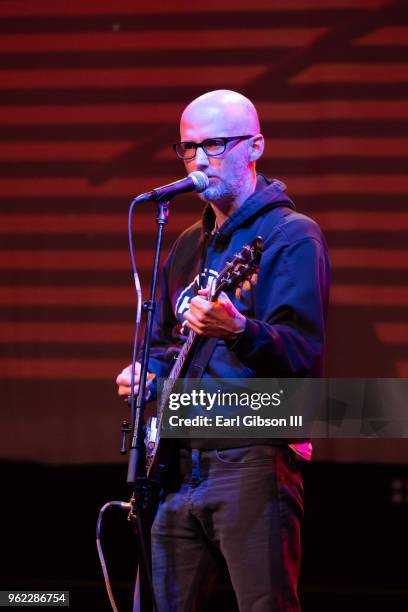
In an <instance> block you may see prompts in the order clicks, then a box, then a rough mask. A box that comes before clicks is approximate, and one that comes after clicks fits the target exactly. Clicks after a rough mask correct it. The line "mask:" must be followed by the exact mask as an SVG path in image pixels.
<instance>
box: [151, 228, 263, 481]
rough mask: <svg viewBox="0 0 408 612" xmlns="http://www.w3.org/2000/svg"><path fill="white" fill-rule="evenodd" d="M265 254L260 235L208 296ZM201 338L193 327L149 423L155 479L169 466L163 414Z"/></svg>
mask: <svg viewBox="0 0 408 612" xmlns="http://www.w3.org/2000/svg"><path fill="white" fill-rule="evenodd" d="M261 255H262V238H261V237H260V236H258V237H257V238H255V239H254V240H253V241H252V242H251V243H250V244H246V245H244V246H243V247H242V249H241V251H240V252H239V253H237V254H236V255H235V256H234V257H233V259H232V261H230V262H227V264H226V265H225V267H224V269H223V270H222V271H221V272H220V274H219V275H218V277H217V278H216V279H215V280H214V281H213V284H212V286H211V288H210V291H209V298H208V299H209V300H210V301H213V302H215V301H216V300H217V298H218V296H219V295H220V293H221V292H222V291H229V290H231V289H234V288H235V287H237V285H239V284H240V283H241V282H242V281H243V280H245V279H246V278H248V277H250V276H251V275H252V274H254V273H255V272H257V270H258V267H259V262H260V260H261ZM197 341H198V334H196V332H194V331H193V330H190V331H189V334H188V336H187V339H186V341H185V343H184V344H183V346H182V348H181V350H180V352H179V354H178V356H177V359H176V361H175V363H174V365H173V367H172V369H171V371H170V374H169V375H168V377H167V378H166V380H165V382H164V385H163V388H162V393H161V397H160V401H159V402H158V405H157V416H156V417H150V419H149V422H148V424H147V426H146V437H145V445H146V475H147V478H148V479H149V480H150V481H151V482H160V481H161V476H162V474H163V472H165V470H166V467H167V463H168V452H165V450H163V444H160V428H161V424H162V420H163V414H164V410H165V407H166V405H167V402H168V399H169V396H170V393H171V392H172V389H173V387H174V383H175V381H176V380H177V379H178V378H180V377H181V376H182V375H183V373H184V371H185V369H186V368H185V366H186V364H187V362H188V358H189V357H190V355H191V354H192V352H193V348H194V347H195V346H196V343H197ZM167 451H168V449H167Z"/></svg>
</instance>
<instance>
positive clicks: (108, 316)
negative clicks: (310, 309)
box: [0, 0, 408, 462]
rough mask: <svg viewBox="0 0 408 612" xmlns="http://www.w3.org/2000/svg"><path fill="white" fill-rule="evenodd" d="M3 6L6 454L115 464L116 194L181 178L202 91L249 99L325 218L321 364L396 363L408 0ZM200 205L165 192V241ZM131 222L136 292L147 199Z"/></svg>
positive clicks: (401, 359) (403, 234) (124, 330)
mask: <svg viewBox="0 0 408 612" xmlns="http://www.w3.org/2000/svg"><path fill="white" fill-rule="evenodd" d="M0 11H1V15H0V34H1V38H0V40H1V43H0V49H1V56H0V62H1V65H0V158H1V164H0V206H1V215H0V232H1V250H0V342H1V351H2V354H1V360H0V377H1V381H2V388H3V391H2V394H1V404H2V406H1V414H0V432H1V433H0V436H1V440H0V449H1V450H0V453H1V457H2V458H14V459H33V460H40V461H50V462H84V461H86V462H105V461H116V460H120V458H119V455H118V448H119V426H120V422H121V419H122V418H123V417H125V416H127V410H126V408H125V406H123V405H122V403H121V402H120V401H119V400H118V399H117V397H116V390H115V384H114V379H115V376H116V374H117V373H118V372H119V371H120V370H121V369H122V367H123V366H125V365H126V364H127V363H128V362H129V360H130V355H131V340H132V335H133V319H134V312H135V298H134V294H133V290H132V276H131V273H130V266H129V256H128V252H127V237H126V224H127V209H128V204H129V201H130V200H131V198H132V197H133V196H134V195H136V194H137V193H140V192H142V191H145V190H147V189H149V188H152V187H155V186H158V185H161V184H164V183H166V182H169V181H172V180H175V179H177V178H181V177H183V176H184V174H185V172H184V168H183V165H182V164H181V162H179V161H178V160H177V159H175V156H174V154H173V152H172V150H171V146H170V145H171V143H173V142H174V141H175V140H177V138H178V128H177V123H178V117H179V114H180V112H181V110H182V109H183V107H184V106H185V104H186V103H188V102H189V101H190V100H191V99H193V98H194V97H195V96H197V95H199V94H201V93H203V92H205V91H208V90H211V89H217V88H230V89H235V90H238V91H240V92H242V93H244V94H246V95H248V96H249V97H250V98H251V99H252V100H254V102H255V103H256V105H257V107H258V109H259V111H260V116H261V120H262V126H263V133H264V134H265V137H266V140H267V148H266V153H265V156H264V158H263V160H262V161H261V163H260V164H259V168H260V170H262V171H264V172H265V173H266V174H268V175H270V176H274V177H278V178H280V179H282V180H284V181H285V182H286V183H287V185H288V193H289V194H290V195H291V196H293V198H294V199H295V201H296V204H297V207H298V210H299V211H300V212H303V213H306V214H308V215H310V216H311V217H313V218H314V219H316V221H318V222H319V223H320V225H321V227H322V228H323V231H324V232H325V235H326V237H327V240H328V243H329V246H330V251H331V258H332V264H333V288H332V298H331V310H330V320H329V356H328V367H327V374H328V375H330V376H382V377H386V376H401V377H403V376H407V375H408V316H407V305H408V286H407V268H408V250H407V230H408V212H407V196H408V176H407V174H406V173H407V168H408V164H407V154H408V124H407V118H408V46H407V45H408V14H407V5H406V2H405V0H402V1H399V2H398V1H386V0H207V2H205V3H195V2H191V1H189V2H187V1H185V2H184V1H181V0H172V1H171V2H170V1H169V2H164V1H158V0H156V1H155V2H154V3H149V2H135V1H132V0H115V1H114V2H112V1H111V0H100V1H99V2H93V1H92V0H71V1H69V0H60V1H59V2H55V1H54V0H37V1H30V0H15V1H7V0H6V1H4V0H3V1H2V2H1V5H0ZM200 212H201V203H200V201H199V200H198V199H197V198H196V197H192V196H189V197H180V198H178V199H177V200H176V201H175V202H174V205H173V207H172V213H171V218H170V222H169V225H168V228H167V230H166V232H167V236H166V250H167V249H168V246H169V244H170V243H171V242H172V240H174V238H175V237H176V235H177V234H178V233H179V232H180V231H181V230H182V229H183V228H185V227H186V226H187V225H189V224H190V223H191V222H193V221H195V220H196V219H197V218H198V217H199V216H200ZM135 230H136V236H135V244H136V248H137V261H138V265H139V267H140V270H141V273H142V278H143V282H144V287H145V290H146V289H147V284H146V279H147V278H148V271H149V269H150V267H151V264H152V253H153V246H154V235H155V223H154V211H153V210H152V208H151V207H149V206H145V207H144V208H140V209H139V210H138V211H137V214H136V217H135ZM146 296H147V292H146V291H145V297H146ZM407 447H408V445H406V444H405V443H403V442H401V441H400V443H399V444H395V443H394V442H392V443H390V442H389V441H387V442H382V443H380V442H378V441H368V442H366V443H365V444H363V443H362V442H361V441H352V442H350V441H349V442H347V443H346V442H344V443H343V442H328V443H324V444H323V443H319V444H317V457H320V458H332V459H338V460H342V459H343V460H355V459H361V460H373V461H407V460H408V448H407Z"/></svg>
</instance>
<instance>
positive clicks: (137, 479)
mask: <svg viewBox="0 0 408 612" xmlns="http://www.w3.org/2000/svg"><path fill="white" fill-rule="evenodd" d="M168 216H169V202H168V201H166V202H158V203H157V212H156V223H157V226H158V227H157V238H156V252H155V258H154V265H153V274H152V282H151V288H150V298H149V299H148V300H147V301H146V302H144V304H143V310H144V312H146V313H147V321H146V328H145V336H144V345H143V354H142V362H141V372H140V382H139V393H138V397H137V403H136V414H135V419H134V422H133V423H132V433H131V443H130V449H129V462H128V473H127V483H128V484H129V485H131V487H132V489H133V496H132V511H131V512H130V514H129V520H131V521H132V523H133V526H134V530H135V532H136V537H137V539H138V551H139V555H138V563H139V568H140V570H143V571H139V577H140V582H141V580H142V578H146V581H147V583H148V591H147V592H150V596H151V602H149V604H148V605H149V608H148V607H147V605H145V603H143V604H141V610H143V612H145V611H147V609H151V606H152V605H153V609H154V610H157V606H156V603H155V598H154V592H153V586H152V577H151V567H150V563H149V558H148V554H147V548H146V545H145V538H144V533H143V531H144V530H143V526H142V525H143V521H142V518H141V516H142V514H144V511H145V510H147V498H148V497H149V493H148V492H147V488H148V483H147V479H146V469H145V444H144V418H143V415H144V410H145V405H146V400H145V393H146V380H147V373H148V364H149V354H150V346H151V338H152V330H153V318H154V312H155V309H156V301H155V299H156V290H157V280H158V276H159V264H160V254H161V247H162V241H163V233H164V226H165V225H166V223H167V219H168ZM149 550H150V546H149ZM143 586H144V585H143ZM145 591H146V589H144V588H142V587H141V588H140V593H141V595H142V596H143V594H144V593H145Z"/></svg>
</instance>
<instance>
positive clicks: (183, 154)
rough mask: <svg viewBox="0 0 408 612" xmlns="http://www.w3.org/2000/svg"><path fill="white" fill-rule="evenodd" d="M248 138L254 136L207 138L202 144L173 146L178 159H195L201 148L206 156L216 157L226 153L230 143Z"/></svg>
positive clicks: (185, 143) (185, 142)
mask: <svg viewBox="0 0 408 612" xmlns="http://www.w3.org/2000/svg"><path fill="white" fill-rule="evenodd" d="M248 138H252V135H251V134H247V135H246V136H228V137H227V138H225V137H220V138H206V139H205V140H203V141H202V142H189V141H184V142H176V144H174V145H173V149H174V150H175V152H176V154H177V157H179V158H180V159H184V160H186V159H194V158H195V156H196V153H197V149H198V148H199V147H200V148H201V149H202V150H203V151H204V153H205V154H206V155H208V157H216V156H217V155H221V154H222V153H224V151H225V149H226V148H227V143H228V142H232V141H233V140H248Z"/></svg>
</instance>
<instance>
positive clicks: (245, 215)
mask: <svg viewBox="0 0 408 612" xmlns="http://www.w3.org/2000/svg"><path fill="white" fill-rule="evenodd" d="M285 190H286V185H285V183H283V182H282V181H279V180H277V179H268V178H266V176H264V175H263V174H259V173H258V174H257V180H256V187H255V191H254V193H253V194H251V195H250V196H249V198H248V199H247V200H245V202H244V203H243V204H242V206H240V207H239V208H237V210H235V211H234V212H233V213H232V215H230V216H229V217H228V219H226V221H225V222H224V223H223V224H222V226H221V227H220V228H219V229H218V231H217V232H216V234H215V236H214V242H215V243H216V242H228V240H229V238H230V236H231V234H232V233H233V232H235V230H236V229H238V228H239V227H241V226H242V225H244V224H245V223H247V222H249V221H251V220H252V219H253V218H254V217H258V215H259V214H261V213H263V212H266V211H267V210H270V209H271V208H276V207H278V206H287V207H288V208H291V209H292V210H295V205H294V203H293V202H292V200H291V199H290V198H289V196H287V195H286V193H285ZM202 224H203V233H204V235H207V236H208V235H210V234H211V232H212V230H213V228H214V224H215V214H214V211H213V209H212V207H211V205H210V204H207V206H206V207H205V208H204V211H203V217H202Z"/></svg>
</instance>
